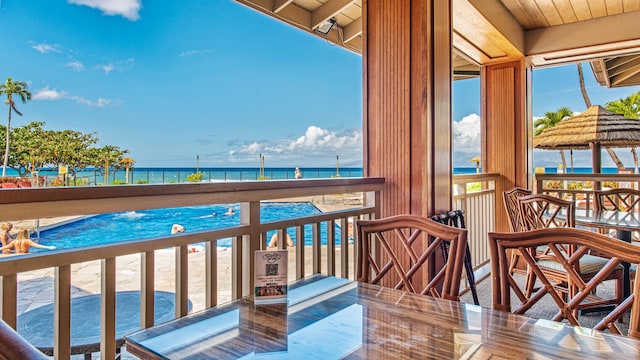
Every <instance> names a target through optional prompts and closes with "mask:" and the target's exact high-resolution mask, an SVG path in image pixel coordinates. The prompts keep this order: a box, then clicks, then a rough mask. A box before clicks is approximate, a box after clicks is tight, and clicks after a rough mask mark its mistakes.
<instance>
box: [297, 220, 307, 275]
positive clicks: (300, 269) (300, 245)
mask: <svg viewBox="0 0 640 360" xmlns="http://www.w3.org/2000/svg"><path fill="white" fill-rule="evenodd" d="M304 248H305V243H304V225H299V226H297V227H296V279H302V278H303V277H304V275H305V274H304V267H305V266H304V265H305V262H304Z"/></svg>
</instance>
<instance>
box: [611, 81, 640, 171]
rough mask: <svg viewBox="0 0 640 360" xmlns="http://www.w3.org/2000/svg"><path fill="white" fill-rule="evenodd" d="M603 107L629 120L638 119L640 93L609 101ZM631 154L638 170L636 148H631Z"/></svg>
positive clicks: (639, 116)
mask: <svg viewBox="0 0 640 360" xmlns="http://www.w3.org/2000/svg"><path fill="white" fill-rule="evenodd" d="M604 107H605V108H606V109H607V110H609V111H611V112H614V113H616V114H620V115H623V116H624V117H627V118H630V119H640V91H638V92H635V93H633V94H631V95H629V96H627V97H626V98H622V99H618V100H613V101H609V102H608V103H605V104H604ZM631 154H632V155H633V164H634V167H635V168H636V169H637V168H638V154H637V152H636V148H631Z"/></svg>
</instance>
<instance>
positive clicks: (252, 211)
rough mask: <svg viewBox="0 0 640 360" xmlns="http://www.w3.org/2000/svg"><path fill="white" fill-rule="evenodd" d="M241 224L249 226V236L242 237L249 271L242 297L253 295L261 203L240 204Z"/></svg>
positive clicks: (244, 277) (246, 273)
mask: <svg viewBox="0 0 640 360" xmlns="http://www.w3.org/2000/svg"><path fill="white" fill-rule="evenodd" d="M240 224H242V225H249V234H248V235H244V236H243V237H242V242H243V247H244V250H245V251H244V253H243V254H242V258H243V259H242V262H243V264H244V266H243V267H244V268H245V269H246V270H247V271H246V272H244V276H243V277H242V286H241V287H240V288H241V289H242V295H243V296H246V295H249V294H251V289H253V280H254V279H253V274H254V265H255V264H254V260H253V258H254V254H255V252H256V250H259V249H260V231H261V229H260V224H261V219H260V202H259V201H251V202H244V203H240Z"/></svg>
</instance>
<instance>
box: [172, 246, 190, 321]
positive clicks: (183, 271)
mask: <svg viewBox="0 0 640 360" xmlns="http://www.w3.org/2000/svg"><path fill="white" fill-rule="evenodd" d="M175 251H176V317H182V316H186V315H187V313H188V312H189V304H188V303H189V247H188V246H187V245H182V246H178V247H176V248H175Z"/></svg>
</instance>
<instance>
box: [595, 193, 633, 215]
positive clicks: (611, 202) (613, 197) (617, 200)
mask: <svg viewBox="0 0 640 360" xmlns="http://www.w3.org/2000/svg"><path fill="white" fill-rule="evenodd" d="M594 198H595V208H596V210H599V211H602V210H614V211H629V212H634V211H635V212H638V211H640V190H636V189H628V188H620V189H611V190H600V191H595V192H594Z"/></svg>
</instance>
